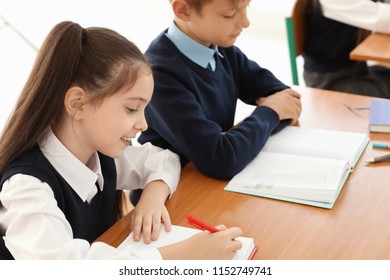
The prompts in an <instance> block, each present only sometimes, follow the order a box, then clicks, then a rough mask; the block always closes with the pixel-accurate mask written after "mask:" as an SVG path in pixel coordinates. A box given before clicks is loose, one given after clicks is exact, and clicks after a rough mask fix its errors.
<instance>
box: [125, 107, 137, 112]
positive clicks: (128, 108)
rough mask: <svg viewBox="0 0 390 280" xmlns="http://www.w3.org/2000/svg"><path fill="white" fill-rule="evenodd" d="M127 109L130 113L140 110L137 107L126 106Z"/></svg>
mask: <svg viewBox="0 0 390 280" xmlns="http://www.w3.org/2000/svg"><path fill="white" fill-rule="evenodd" d="M126 110H127V112H128V113H135V112H138V109H137V108H130V107H126Z"/></svg>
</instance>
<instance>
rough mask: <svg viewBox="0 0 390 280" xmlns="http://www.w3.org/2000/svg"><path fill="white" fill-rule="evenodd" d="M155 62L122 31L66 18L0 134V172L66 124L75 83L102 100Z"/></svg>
mask: <svg viewBox="0 0 390 280" xmlns="http://www.w3.org/2000/svg"><path fill="white" fill-rule="evenodd" d="M144 71H149V72H150V73H152V70H151V67H150V65H149V63H148V61H147V60H146V58H145V57H144V55H143V54H142V53H141V51H140V50H139V49H138V48H137V47H136V46H135V45H134V44H133V43H132V42H130V41H129V40H127V39H126V38H125V37H123V36H122V35H120V34H118V33H117V32H115V31H113V30H110V29H106V28H99V27H90V28H86V29H84V28H82V27H81V26H80V25H79V24H77V23H73V22H70V21H65V22H61V23H59V24H57V25H56V26H55V27H54V28H53V29H52V30H51V31H50V33H49V34H48V36H47V37H46V39H45V41H44V42H43V44H42V47H41V48H40V50H39V52H38V54H37V57H36V60H35V62H34V65H33V68H32V71H31V73H30V76H29V78H28V80H27V82H26V84H25V86H24V88H23V90H22V92H21V93H20V95H19V98H18V100H17V102H16V105H15V107H14V109H13V112H12V113H11V115H10V117H9V119H8V121H7V123H6V125H5V127H4V130H3V132H2V134H1V135H0V174H1V173H2V172H3V171H4V169H5V168H6V167H7V166H8V165H9V164H10V163H11V162H12V161H13V160H14V159H15V158H16V157H18V156H19V155H21V154H23V153H24V152H26V151H28V150H30V149H31V148H32V147H33V146H34V145H36V144H37V142H38V141H39V139H40V138H41V137H42V136H43V134H44V133H45V131H46V129H47V128H48V127H49V126H52V127H53V128H54V127H56V126H59V125H60V124H61V119H62V116H63V114H64V97H65V93H66V91H67V90H68V89H69V88H70V87H71V86H73V85H78V86H80V87H81V88H83V89H84V90H86V91H87V92H88V93H89V94H90V102H91V103H97V102H99V101H101V100H103V99H104V98H106V97H108V96H110V95H112V94H114V93H116V92H118V91H119V90H121V89H123V88H124V87H126V88H131V87H132V86H133V85H134V84H135V82H136V80H137V78H138V77H139V75H140V73H141V72H142V73H144ZM121 198H122V192H120V191H117V199H116V206H115V209H114V212H113V216H114V217H115V218H119V217H120V216H121V210H122V207H121V204H122V199H121Z"/></svg>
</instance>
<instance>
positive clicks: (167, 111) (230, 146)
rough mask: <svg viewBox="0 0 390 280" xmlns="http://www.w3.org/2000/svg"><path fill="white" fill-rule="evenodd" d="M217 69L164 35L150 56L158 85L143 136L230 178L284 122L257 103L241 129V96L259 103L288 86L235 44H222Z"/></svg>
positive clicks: (153, 45) (205, 169) (203, 168)
mask: <svg viewBox="0 0 390 280" xmlns="http://www.w3.org/2000/svg"><path fill="white" fill-rule="evenodd" d="M219 51H220V52H221V54H222V55H223V58H222V59H221V58H220V57H219V56H218V55H217V56H216V65H217V67H216V70H215V72H213V71H211V70H208V69H204V68H202V67H201V66H199V65H198V64H196V63H194V62H193V61H191V60H190V59H188V58H187V57H186V56H185V55H183V54H182V53H181V52H180V51H179V50H178V49H177V48H176V46H175V45H174V44H173V43H172V42H171V41H170V40H169V39H168V38H167V37H166V36H165V32H163V33H161V34H160V35H159V36H158V37H157V38H156V39H155V40H154V41H153V42H152V43H151V45H150V46H149V48H148V50H147V52H146V56H147V57H148V59H149V61H150V62H151V63H152V66H153V68H154V71H155V89H154V94H153V97H152V100H151V102H150V104H149V106H148V107H147V109H146V119H147V121H148V125H149V128H148V130H147V131H145V132H144V133H142V135H141V136H140V138H139V141H140V142H141V143H145V142H148V141H150V142H152V143H153V144H154V145H157V146H160V147H162V148H168V149H170V150H172V151H173V152H175V153H177V154H178V155H179V156H180V158H181V163H182V165H185V164H187V163H188V162H189V161H191V162H193V163H194V165H195V166H196V167H197V168H198V169H199V170H200V171H201V172H203V173H205V174H206V175H208V176H211V177H215V178H219V179H230V178H231V177H233V176H234V175H235V174H237V173H238V172H239V171H241V170H242V169H243V168H244V167H245V166H246V165H247V164H248V163H249V162H250V161H251V160H252V159H253V158H254V157H255V156H256V155H257V154H258V153H259V151H260V149H261V148H262V147H263V146H264V144H265V142H266V141H267V139H268V138H269V136H270V135H271V133H273V132H275V131H277V130H278V129H281V128H282V127H284V126H286V124H287V123H288V121H286V122H283V124H281V122H280V121H279V118H278V115H277V113H276V112H275V111H273V110H272V109H270V108H268V107H264V106H260V107H257V108H256V109H255V110H254V112H253V113H252V114H251V115H250V116H249V117H248V118H246V119H245V120H243V122H241V123H240V124H239V125H238V126H237V127H235V128H234V129H231V128H232V126H233V125H234V116H235V110H236V105H237V100H238V99H241V100H242V101H243V102H245V103H248V104H253V105H255V100H256V98H258V97H262V96H269V95H271V94H273V93H275V92H277V91H281V90H283V89H286V88H288V86H286V85H285V84H283V83H282V82H280V81H279V80H278V79H276V78H275V76H274V75H273V74H272V73H271V72H270V71H268V70H266V69H264V68H261V67H260V66H259V65H258V64H257V63H255V62H254V61H251V60H249V59H248V58H247V57H246V56H245V55H244V54H243V53H242V52H241V51H240V50H239V49H238V48H237V47H234V46H233V47H230V48H219Z"/></svg>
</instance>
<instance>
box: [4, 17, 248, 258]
mask: <svg viewBox="0 0 390 280" xmlns="http://www.w3.org/2000/svg"><path fill="white" fill-rule="evenodd" d="M152 92H153V76H152V70H151V68H150V66H149V64H148V62H147V61H146V60H145V58H144V56H143V54H142V53H141V52H140V51H139V49H138V48H137V47H136V46H135V45H133V44H132V43H131V42H129V41H128V40H127V39H125V38H124V37H123V36H121V35H119V34H117V33H116V32H114V31H112V30H109V29H104V28H96V27H94V28H87V29H84V28H82V27H80V26H79V25H78V24H76V23H72V22H62V23H60V24H58V25H56V26H55V27H54V28H53V30H52V31H51V32H50V33H49V35H48V37H47V38H46V40H45V42H44V43H43V46H42V48H41V49H40V51H39V53H38V56H37V59H36V61H35V64H34V67H33V69H32V72H31V74H30V77H29V79H28V81H27V83H26V85H25V87H24V89H23V91H22V93H21V95H20V97H19V99H18V101H17V104H16V107H15V109H14V111H13V113H12V114H11V116H10V118H9V120H8V122H7V124H6V126H5V129H4V131H3V133H2V135H1V138H0V202H1V204H0V207H1V210H0V225H1V236H2V238H1V241H0V258H3V259H12V258H14V259H146V258H164V259H183V258H190V259H198V258H200V259H202V258H203V259H214V258H215V259H223V258H231V257H232V256H233V255H234V253H235V251H237V250H238V249H239V248H240V247H241V243H240V242H239V241H235V240H234V238H236V237H237V236H238V235H240V234H241V230H240V229H239V228H231V229H226V228H224V227H223V226H220V229H225V230H223V231H221V232H218V233H215V234H210V233H207V232H202V233H199V234H198V235H195V236H194V237H192V238H189V239H187V240H185V241H182V242H180V243H176V244H173V245H170V246H166V247H162V248H158V249H150V250H146V251H136V250H135V249H134V248H128V249H127V250H124V251H121V252H119V251H118V250H116V249H115V248H113V247H110V246H108V245H106V244H104V243H101V242H95V243H92V242H93V241H94V240H95V239H96V238H97V237H98V236H99V235H101V234H102V233H103V232H104V231H105V230H107V229H108V228H109V227H110V226H111V225H112V224H113V222H114V217H113V215H112V214H113V213H117V212H118V209H119V207H120V205H118V204H116V203H115V193H116V190H122V189H133V188H136V187H138V186H141V187H143V188H144V191H143V195H142V197H141V199H140V201H139V203H138V205H137V206H136V208H135V209H134V235H135V237H134V238H135V240H136V241H138V240H140V237H141V234H142V235H143V239H144V242H146V243H149V242H151V241H152V240H155V239H157V238H158V233H159V231H160V226H161V223H163V224H164V228H165V230H166V231H169V230H170V226H171V223H170V219H169V215H168V213H167V210H166V208H165V206H164V202H165V200H166V198H167V197H168V195H172V193H173V192H174V191H175V189H176V186H177V183H178V180H179V174H180V164H179V160H178V157H177V156H176V155H175V154H173V153H171V152H170V151H168V150H162V149H160V148H157V147H154V146H152V145H150V144H146V145H143V146H141V147H131V146H129V144H130V141H131V139H132V138H134V137H135V135H136V133H138V132H140V131H143V130H145V129H146V128H147V124H146V121H145V118H144V110H145V107H146V105H147V104H148V103H149V101H150V99H151V96H152ZM195 249H196V250H195Z"/></svg>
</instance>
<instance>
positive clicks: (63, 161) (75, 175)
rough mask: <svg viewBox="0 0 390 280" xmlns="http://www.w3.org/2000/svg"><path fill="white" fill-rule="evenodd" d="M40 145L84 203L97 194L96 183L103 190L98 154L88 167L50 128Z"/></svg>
mask: <svg viewBox="0 0 390 280" xmlns="http://www.w3.org/2000/svg"><path fill="white" fill-rule="evenodd" d="M38 145H39V148H40V149H41V151H42V153H43V155H44V156H45V157H46V158H47V160H48V161H49V162H50V163H51V164H52V165H53V167H54V168H55V169H56V170H57V172H58V173H59V174H60V175H61V176H62V177H63V178H64V179H65V181H66V182H67V183H68V184H69V185H70V186H71V187H72V189H73V190H74V191H75V192H76V193H77V194H78V195H79V197H80V198H81V199H82V200H83V201H90V200H91V199H92V197H93V196H94V194H95V193H96V191H97V190H96V185H95V183H96V181H97V182H98V184H99V188H100V190H103V184H104V179H103V176H102V171H101V167H100V160H99V157H98V155H97V153H95V154H94V155H93V156H92V157H91V159H90V160H89V161H88V166H89V167H88V166H87V165H85V164H83V163H82V162H81V161H80V160H79V159H78V158H76V157H75V156H74V155H73V154H72V153H71V152H70V151H69V150H68V149H67V148H66V147H65V146H64V145H63V144H62V143H61V142H60V140H59V139H58V138H57V137H56V136H55V135H54V133H53V131H52V130H51V129H50V128H49V129H48V131H47V133H46V135H45V137H44V138H43V139H42V140H40V141H39V143H38ZM91 194H93V195H92V197H91Z"/></svg>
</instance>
